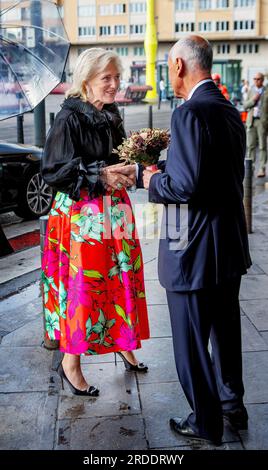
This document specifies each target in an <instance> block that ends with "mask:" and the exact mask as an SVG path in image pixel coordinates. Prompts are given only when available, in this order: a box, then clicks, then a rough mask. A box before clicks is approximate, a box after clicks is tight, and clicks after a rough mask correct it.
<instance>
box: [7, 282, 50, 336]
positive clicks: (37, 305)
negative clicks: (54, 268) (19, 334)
mask: <svg viewBox="0 0 268 470" xmlns="http://www.w3.org/2000/svg"><path fill="white" fill-rule="evenodd" d="M39 295H40V289H39V283H35V284H34V285H32V286H30V287H28V288H26V289H24V290H23V291H22V292H20V293H19V294H16V295H13V296H11V297H8V298H7V299H5V300H2V301H1V302H0V330H5V331H10V332H11V331H14V330H16V329H18V328H20V327H22V326H24V325H26V324H27V323H29V322H30V321H31V320H35V319H36V318H38V317H40V316H42V313H41V312H42V299H41V297H40V296H39ZM29 327H30V325H29Z"/></svg>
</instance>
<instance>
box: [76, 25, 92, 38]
mask: <svg viewBox="0 0 268 470" xmlns="http://www.w3.org/2000/svg"><path fill="white" fill-rule="evenodd" d="M95 35H96V28H95V26H79V28H78V36H95Z"/></svg>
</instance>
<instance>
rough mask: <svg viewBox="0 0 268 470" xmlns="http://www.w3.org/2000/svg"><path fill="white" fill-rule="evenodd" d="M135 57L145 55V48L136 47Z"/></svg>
mask: <svg viewBox="0 0 268 470" xmlns="http://www.w3.org/2000/svg"><path fill="white" fill-rule="evenodd" d="M134 55H139V56H141V55H145V50H144V47H142V46H139V47H134Z"/></svg>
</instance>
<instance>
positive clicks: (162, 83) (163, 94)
mask: <svg viewBox="0 0 268 470" xmlns="http://www.w3.org/2000/svg"><path fill="white" fill-rule="evenodd" d="M159 93H160V101H165V100H166V97H167V95H166V84H165V80H164V78H163V77H161V80H160V82H159Z"/></svg>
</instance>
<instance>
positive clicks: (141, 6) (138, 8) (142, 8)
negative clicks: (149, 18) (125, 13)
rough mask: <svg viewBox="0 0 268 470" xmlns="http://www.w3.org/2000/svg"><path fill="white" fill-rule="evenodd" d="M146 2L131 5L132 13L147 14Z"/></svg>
mask: <svg viewBox="0 0 268 470" xmlns="http://www.w3.org/2000/svg"><path fill="white" fill-rule="evenodd" d="M145 12H146V2H134V3H131V4H130V13H145Z"/></svg>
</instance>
